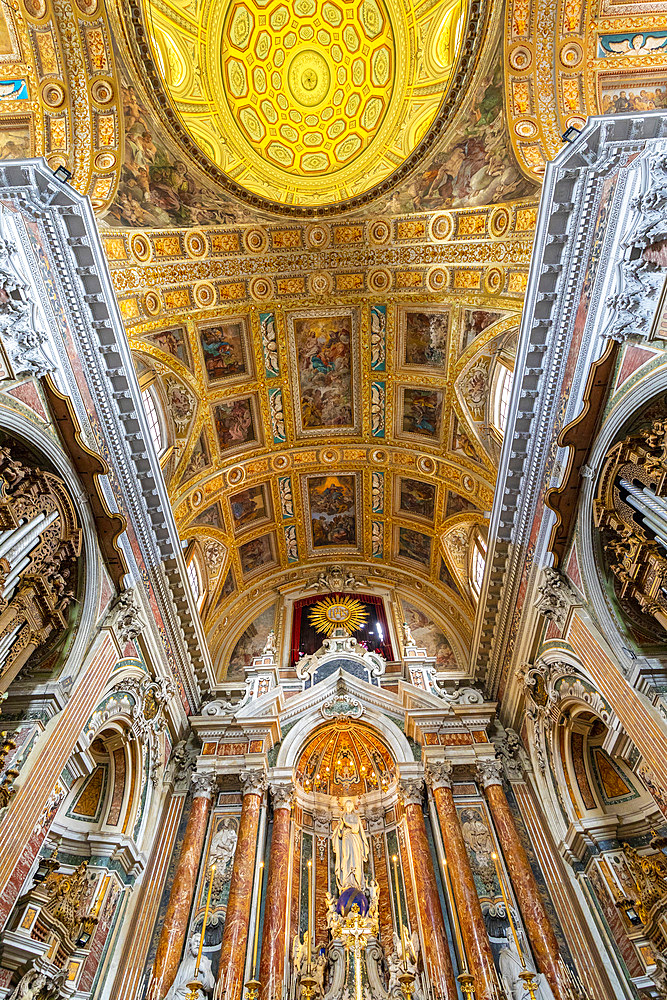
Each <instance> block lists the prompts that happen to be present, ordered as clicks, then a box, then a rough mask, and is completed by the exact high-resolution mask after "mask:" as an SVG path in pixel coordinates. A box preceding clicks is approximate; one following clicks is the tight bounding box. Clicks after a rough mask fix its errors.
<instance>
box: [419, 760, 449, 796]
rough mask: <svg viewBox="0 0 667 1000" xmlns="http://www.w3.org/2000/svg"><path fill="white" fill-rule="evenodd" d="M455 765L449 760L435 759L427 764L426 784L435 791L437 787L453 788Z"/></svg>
mask: <svg viewBox="0 0 667 1000" xmlns="http://www.w3.org/2000/svg"><path fill="white" fill-rule="evenodd" d="M453 773H454V767H453V765H452V763H451V761H448V760H433V761H429V762H428V763H427V765H426V784H427V785H428V786H429V788H431V789H432V790H433V791H435V790H436V788H451V787H452V775H453Z"/></svg>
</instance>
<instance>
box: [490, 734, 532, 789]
mask: <svg viewBox="0 0 667 1000" xmlns="http://www.w3.org/2000/svg"><path fill="white" fill-rule="evenodd" d="M491 742H492V743H493V745H494V747H495V748H496V757H497V758H498V760H499V761H500V762H501V764H502V766H503V771H504V772H505V777H506V778H507V779H508V780H509V781H523V777H524V763H525V757H526V754H525V751H524V749H523V746H522V744H521V739H520V737H519V734H518V733H516V732H515V731H514V730H513V729H503V727H502V726H500V725H498V724H497V729H496V732H495V734H494V735H492V736H491Z"/></svg>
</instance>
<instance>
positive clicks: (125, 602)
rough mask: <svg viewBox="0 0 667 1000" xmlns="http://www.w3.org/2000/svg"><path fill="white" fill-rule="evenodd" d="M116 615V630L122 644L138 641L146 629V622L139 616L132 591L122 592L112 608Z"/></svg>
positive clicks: (139, 611)
mask: <svg viewBox="0 0 667 1000" xmlns="http://www.w3.org/2000/svg"><path fill="white" fill-rule="evenodd" d="M113 613H115V615H116V628H117V629H118V631H119V633H120V637H121V639H122V640H123V642H132V641H133V640H134V639H138V638H139V636H140V635H141V633H142V632H143V630H144V629H145V628H146V622H145V621H144V619H143V616H142V614H141V609H140V607H139V603H138V601H137V599H136V597H135V595H134V591H133V590H124V591H123V593H122V594H120V595H119V597H118V599H117V601H116V603H115V604H114V606H113Z"/></svg>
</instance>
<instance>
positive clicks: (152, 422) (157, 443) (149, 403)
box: [141, 389, 164, 455]
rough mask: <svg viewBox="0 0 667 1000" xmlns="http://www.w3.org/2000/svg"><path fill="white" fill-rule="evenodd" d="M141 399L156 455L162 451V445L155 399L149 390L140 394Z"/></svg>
mask: <svg viewBox="0 0 667 1000" xmlns="http://www.w3.org/2000/svg"><path fill="white" fill-rule="evenodd" d="M141 398H142V400H143V402H144V411H145V413H146V419H147V420H148V430H149V433H150V436H151V441H152V442H153V446H154V448H155V450H156V452H157V453H158V455H159V454H160V453H161V452H162V451H163V447H164V446H163V444H162V427H161V426H160V417H159V415H158V412H157V406H156V405H155V399H154V398H153V393H152V392H151V390H150V389H144V391H143V392H142V394H141Z"/></svg>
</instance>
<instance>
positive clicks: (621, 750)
mask: <svg viewBox="0 0 667 1000" xmlns="http://www.w3.org/2000/svg"><path fill="white" fill-rule="evenodd" d="M563 654H564V651H563V650H561V649H558V650H556V649H553V650H551V651H550V652H549V654H548V655H547V656H545V657H543V658H542V659H541V660H540V661H538V662H537V663H536V664H535V666H533V667H530V668H527V669H526V670H525V671H524V678H523V679H524V683H525V685H526V690H527V699H526V716H527V723H528V726H527V728H528V737H529V739H528V743H529V748H530V757H531V763H532V765H533V770H534V780H535V783H536V785H537V788H538V790H539V794H540V798H541V801H542V805H543V808H544V811H545V814H546V816H547V820H548V823H549V826H550V827H551V832H552V835H553V836H554V839H555V840H556V842H557V843H560V850H561V852H562V853H563V855H564V857H565V858H566V859H567V860H568V861H569V862H570V864H571V865H572V866H573V868H574V871H575V874H576V876H577V879H578V881H579V883H580V885H581V887H582V889H583V891H584V893H585V894H587V895H588V897H589V905H591V906H592V908H593V910H594V912H595V911H601V912H602V914H603V915H604V921H605V924H604V926H603V927H602V931H603V935H604V934H606V936H607V938H608V939H609V941H610V942H611V943H612V948H611V952H610V953H611V954H613V955H615V956H616V955H618V954H620V955H621V956H622V961H623V963H624V965H625V971H626V974H627V975H628V976H630V977H633V978H638V977H642V976H644V975H645V974H646V968H647V966H650V965H651V961H650V957H651V954H652V949H653V944H652V941H653V936H654V935H653V929H652V927H651V924H650V921H649V920H647V922H646V924H644V923H643V922H642V920H640V919H639V918H638V917H637V914H638V912H640V907H641V906H642V905H643V902H642V901H643V900H645V885H644V881H643V878H642V875H641V864H642V861H641V859H642V858H649V859H650V858H656V859H658V862H659V864H660V865H662V864H663V862H664V858H663V855H662V854H661V852H660V851H659V850H658V847H659V843H658V842H657V841H656V842H654V837H655V834H656V832H657V833H658V834H659V835H660V836H663V835H664V834H665V833H667V826H666V825H665V817H664V816H663V815H662V813H661V810H660V806H659V804H658V803H657V802H656V799H655V798H654V796H653V795H652V794H651V791H650V789H649V787H648V784H647V782H646V781H645V780H644V777H643V773H642V769H643V768H642V757H641V754H640V752H639V749H638V748H637V747H635V746H634V744H633V743H632V742H631V740H630V739H629V737H628V736H627V734H626V733H625V732H624V730H623V728H622V726H621V724H620V721H619V720H618V718H617V716H616V715H615V713H614V711H613V710H612V708H611V707H610V706H609V704H608V703H607V702H606V701H605V699H604V698H603V697H602V696H601V694H600V693H599V691H597V689H596V688H595V686H594V684H593V683H592V682H591V680H590V678H589V677H588V676H587V675H586V672H585V670H584V669H583V667H582V666H581V664H579V663H578V662H577V661H576V660H575V659H574V657H571V656H570V655H569V654H568V653H565V654H564V655H563ZM650 863H652V862H650V861H649V864H650ZM616 960H617V959H616V958H614V961H616Z"/></svg>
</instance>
